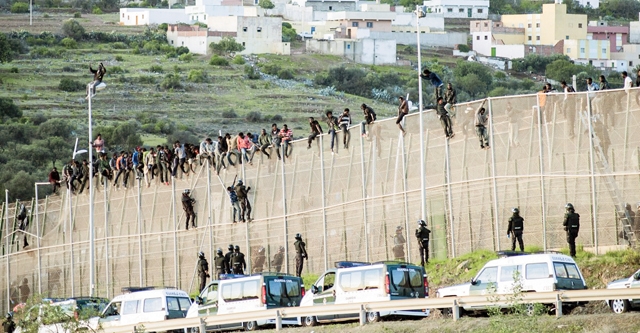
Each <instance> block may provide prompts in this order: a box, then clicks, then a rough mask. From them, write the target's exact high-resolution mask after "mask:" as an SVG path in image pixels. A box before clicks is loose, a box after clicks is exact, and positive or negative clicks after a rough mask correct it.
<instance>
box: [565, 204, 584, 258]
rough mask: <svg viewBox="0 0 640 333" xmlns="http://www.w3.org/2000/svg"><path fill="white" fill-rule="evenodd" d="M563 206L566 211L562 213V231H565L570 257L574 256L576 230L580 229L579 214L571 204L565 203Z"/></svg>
mask: <svg viewBox="0 0 640 333" xmlns="http://www.w3.org/2000/svg"><path fill="white" fill-rule="evenodd" d="M564 208H566V209H567V213H565V214H564V222H562V225H563V226H564V231H566V232H567V243H569V252H570V253H571V256H572V257H575V256H576V238H577V237H578V231H580V214H578V213H576V211H575V210H574V209H573V205H572V204H570V203H567V205H566V206H564Z"/></svg>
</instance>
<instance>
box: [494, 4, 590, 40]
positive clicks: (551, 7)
mask: <svg viewBox="0 0 640 333" xmlns="http://www.w3.org/2000/svg"><path fill="white" fill-rule="evenodd" d="M502 23H503V24H504V27H505V28H524V29H525V37H524V42H525V45H555V44H556V43H557V42H558V41H560V40H563V39H564V40H567V39H587V15H579V14H567V5H565V4H559V3H551V4H543V5H542V14H518V15H502Z"/></svg>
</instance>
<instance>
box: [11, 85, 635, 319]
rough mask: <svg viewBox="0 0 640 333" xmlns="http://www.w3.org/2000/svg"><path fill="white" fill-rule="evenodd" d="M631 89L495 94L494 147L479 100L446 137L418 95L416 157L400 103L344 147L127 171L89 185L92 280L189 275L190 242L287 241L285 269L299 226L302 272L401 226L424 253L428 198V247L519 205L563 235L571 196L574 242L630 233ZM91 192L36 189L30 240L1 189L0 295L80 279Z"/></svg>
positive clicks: (493, 236)
mask: <svg viewBox="0 0 640 333" xmlns="http://www.w3.org/2000/svg"><path fill="white" fill-rule="evenodd" d="M638 95H640V90H636V89H632V90H630V91H628V92H627V91H624V90H612V91H604V92H595V93H594V92H592V93H589V95H587V93H575V94H570V95H565V94H547V95H538V94H534V95H526V96H509V97H501V98H490V99H488V101H487V103H486V104H485V107H486V109H487V112H488V114H489V115H490V117H489V119H490V126H489V128H490V130H489V140H490V146H491V148H490V149H480V142H479V140H478V137H477V135H476V132H475V126H474V113H475V110H476V109H477V107H478V106H479V105H480V101H476V102H472V103H468V104H459V105H457V106H456V107H455V110H454V112H453V114H454V125H453V130H454V132H455V137H454V138H452V139H450V140H447V139H445V137H444V131H443V129H442V128H441V125H440V121H439V120H438V119H437V117H436V116H435V114H434V112H433V111H425V113H424V114H423V121H424V124H423V125H424V126H423V128H424V132H423V139H424V147H425V151H424V154H423V155H424V160H423V161H421V160H420V157H421V154H420V151H419V149H420V148H419V147H420V133H419V128H420V126H419V125H420V124H419V114H418V113H413V114H411V115H409V116H407V117H405V122H404V126H405V128H406V130H407V134H406V135H405V136H402V135H401V134H400V131H399V129H398V127H397V125H396V123H395V119H387V120H382V121H378V122H376V123H374V124H373V125H371V126H367V127H366V130H367V131H368V136H367V137H363V136H361V135H360V134H361V133H360V125H359V124H355V125H354V126H352V127H351V128H350V134H351V138H350V141H349V142H348V148H345V147H344V143H343V133H341V132H338V135H337V141H336V142H335V147H334V148H335V154H332V153H331V140H330V137H329V136H328V135H326V134H325V135H322V136H320V137H319V138H317V139H316V140H315V141H313V142H312V144H311V149H307V142H306V140H298V141H296V142H294V143H293V151H292V153H291V155H290V157H288V158H285V162H284V163H283V162H282V161H280V160H278V159H276V158H275V154H272V158H271V159H267V158H266V156H263V155H261V154H260V153H257V154H256V156H255V158H254V161H253V165H248V164H241V165H237V166H235V167H230V168H229V169H228V170H226V171H224V170H223V171H222V172H221V173H220V176H217V175H216V173H215V170H213V168H209V167H208V166H207V165H206V164H205V165H204V166H203V167H198V168H197V170H196V172H195V173H191V174H190V175H189V176H188V177H187V176H186V175H182V177H178V178H177V179H175V181H174V182H173V183H172V184H171V185H164V184H160V183H158V182H154V183H153V184H152V185H151V187H146V185H145V184H144V182H142V187H139V186H138V185H137V184H136V181H135V180H134V179H131V181H130V183H131V184H136V185H135V186H130V187H129V188H128V189H119V190H117V189H116V188H114V187H113V186H110V185H109V186H107V188H106V190H105V189H104V188H103V187H102V186H96V187H95V191H96V194H95V209H94V216H95V248H96V274H97V278H96V281H97V285H96V289H95V290H96V294H97V295H98V296H104V297H113V296H114V295H117V294H119V292H120V288H121V287H123V286H135V285H165V286H177V287H178V288H181V289H185V290H187V291H195V289H196V288H197V287H196V283H195V269H196V261H197V255H196V254H197V253H198V251H204V252H205V253H206V255H207V257H208V258H209V259H210V262H211V258H212V257H213V255H214V254H215V250H216V248H218V247H220V248H223V249H226V247H227V245H228V244H237V245H240V247H241V250H242V251H243V252H244V253H245V254H247V257H249V258H250V259H251V260H250V261H249V266H250V268H249V270H251V271H254V270H259V269H261V268H262V269H263V270H265V271H268V270H269V271H273V270H274V269H275V267H274V265H272V262H271V261H272V260H273V257H274V255H275V254H276V253H277V252H278V249H279V247H280V246H282V247H284V248H285V255H286V256H285V263H284V266H283V268H282V270H283V271H290V272H293V271H294V267H295V264H294V256H295V250H294V248H293V246H292V245H293V241H294V235H295V234H296V233H301V234H302V235H303V237H304V239H305V241H306V243H307V249H308V253H309V260H308V262H307V263H305V268H304V272H305V273H321V272H322V271H323V270H324V269H326V268H327V267H330V266H332V264H333V262H334V261H337V260H358V261H375V260H384V259H389V258H394V253H393V252H392V248H393V246H394V242H393V236H394V235H395V234H396V230H397V229H398V228H399V227H400V228H401V229H400V230H401V231H400V232H401V233H402V234H403V235H404V238H406V240H407V243H406V244H405V248H404V250H405V254H406V260H409V261H412V262H417V261H418V262H419V258H418V251H417V243H416V241H415V236H414V230H415V228H416V226H417V224H416V221H417V220H418V219H419V218H420V215H421V205H422V202H423V200H424V203H425V206H426V207H427V223H428V226H429V228H430V229H431V231H432V233H431V243H430V247H431V249H430V250H431V251H430V252H431V256H432V257H438V258H446V257H452V256H457V255H461V254H464V253H468V252H470V251H473V250H477V249H490V250H498V249H507V248H510V246H511V244H510V240H509V239H507V237H506V231H507V221H508V218H509V216H510V215H511V208H512V207H519V208H520V212H521V215H522V216H523V217H524V219H525V229H524V239H525V244H527V245H537V246H540V247H543V248H560V247H564V246H565V244H566V240H565V233H564V231H563V227H562V220H563V214H564V212H565V210H564V205H565V203H567V202H571V203H573V204H574V206H575V207H576V211H577V212H578V213H579V214H580V215H581V229H580V235H579V237H578V243H580V244H583V245H584V246H585V247H595V248H596V249H597V248H602V247H605V246H614V245H620V244H627V241H628V240H630V239H632V238H634V237H635V236H634V235H633V234H632V233H626V234H625V233H624V232H623V227H622V223H619V222H617V220H618V218H619V217H620V216H621V215H620V209H619V208H618V209H617V208H616V205H618V206H620V202H624V203H626V202H628V203H630V204H631V206H632V207H631V210H634V211H635V210H636V205H635V202H636V201H640V194H639V193H640V191H639V190H640V154H639V151H640V148H639V147H640V128H639V125H640V122H639V120H640V106H639V104H640V102H638ZM354 118H359V117H358V116H357V115H356V116H355V117H354ZM323 127H325V129H326V126H323ZM296 134H298V133H296ZM420 168H424V169H425V175H426V191H425V197H424V198H423V197H422V195H421V189H420V184H421V179H420ZM236 175H238V177H239V178H241V179H243V181H244V183H245V184H247V185H248V186H250V187H251V191H250V195H249V197H250V201H251V203H252V205H253V217H254V221H253V222H250V223H236V224H233V223H231V220H232V218H231V205H230V201H229V198H228V195H227V193H226V191H225V188H226V186H229V185H231V183H232V181H233V179H234V177H235V176H236ZM156 180H157V179H156ZM185 188H190V189H192V193H193V196H194V198H195V199H196V200H197V202H196V213H197V224H198V226H199V227H198V228H197V229H190V230H189V231H186V230H185V226H184V224H185V216H184V213H183V210H182V208H181V202H180V195H181V193H182V191H183V190H184V189H185ZM36 205H37V207H36ZM88 205H89V202H88V195H84V194H82V195H73V196H70V195H69V194H68V193H67V192H65V191H62V193H61V195H60V196H50V197H48V198H46V199H44V200H40V201H38V202H37V203H35V202H34V203H33V208H32V210H31V213H32V216H31V223H30V225H29V227H28V228H27V229H26V231H27V232H28V233H29V234H28V235H27V239H28V240H29V243H30V246H29V247H27V248H25V249H23V248H22V245H23V244H22V238H23V235H24V233H23V232H22V231H20V230H18V222H17V220H16V218H15V216H16V215H17V214H16V212H15V205H9V207H6V206H5V205H3V209H2V212H3V213H2V214H3V215H2V222H1V223H2V224H1V228H0V230H1V232H2V237H1V239H2V257H0V266H1V267H2V270H0V272H2V273H0V296H1V297H2V300H3V301H2V302H1V304H2V305H1V307H2V311H6V310H7V308H10V307H13V306H14V305H15V304H17V303H19V302H20V301H21V298H22V297H23V296H25V294H26V293H27V289H29V292H30V293H31V294H34V293H40V294H42V295H43V296H45V297H58V296H72V295H73V296H82V295H88V294H89V292H90V286H89V285H88V283H89V262H90V258H89V253H90V251H89V243H88V239H89V227H88V226H89V223H88V220H89V209H88V208H89V206H88ZM7 208H8V209H7ZM36 208H37V209H36ZM36 211H37V214H36ZM623 215H624V214H623ZM38 237H40V238H39V239H38ZM38 240H39V241H38ZM38 244H39V245H40V246H38ZM261 248H264V251H263V252H262V251H260V249H261ZM225 251H226V250H225ZM262 255H264V256H265V257H264V258H263V257H262ZM261 261H263V262H264V264H263V265H262V267H257V266H260V264H259V263H260V262H261ZM24 284H26V286H27V287H28V288H25V287H24V286H23V285H24Z"/></svg>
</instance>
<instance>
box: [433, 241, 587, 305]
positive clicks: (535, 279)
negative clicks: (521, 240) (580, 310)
mask: <svg viewBox="0 0 640 333" xmlns="http://www.w3.org/2000/svg"><path fill="white" fill-rule="evenodd" d="M516 277H517V278H518V279H519V282H518V281H516V280H515V278H516ZM517 283H520V285H521V287H522V288H521V290H522V291H523V292H545V291H555V290H576V289H587V284H586V282H585V280H584V277H583V276H582V273H581V272H580V269H579V268H578V265H577V264H576V262H575V261H574V260H573V258H571V257H569V256H566V255H563V254H559V253H536V254H526V253H525V254H522V253H521V252H520V253H509V254H506V255H505V257H503V258H499V259H495V260H491V261H489V262H488V263H486V264H485V265H484V267H483V268H482V269H481V270H480V272H478V274H477V275H476V276H475V277H474V278H473V279H471V281H470V282H467V283H463V284H460V285H456V286H451V287H446V288H440V289H439V290H438V291H437V292H436V296H437V297H458V296H468V295H487V294H491V293H494V294H496V295H500V294H512V293H513V290H514V286H515V285H516V284H517ZM579 305H582V303H563V311H565V312H567V313H568V312H570V311H571V310H572V309H573V308H575V307H576V306H579ZM551 306H552V305H551ZM464 310H467V311H475V310H486V309H485V308H484V307H480V306H478V307H470V306H464Z"/></svg>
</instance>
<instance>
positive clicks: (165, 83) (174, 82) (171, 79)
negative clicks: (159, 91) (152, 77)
mask: <svg viewBox="0 0 640 333" xmlns="http://www.w3.org/2000/svg"><path fill="white" fill-rule="evenodd" d="M160 86H161V87H162V88H163V89H180V88H182V83H181V82H180V75H177V74H167V75H165V77H164V80H162V83H160Z"/></svg>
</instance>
